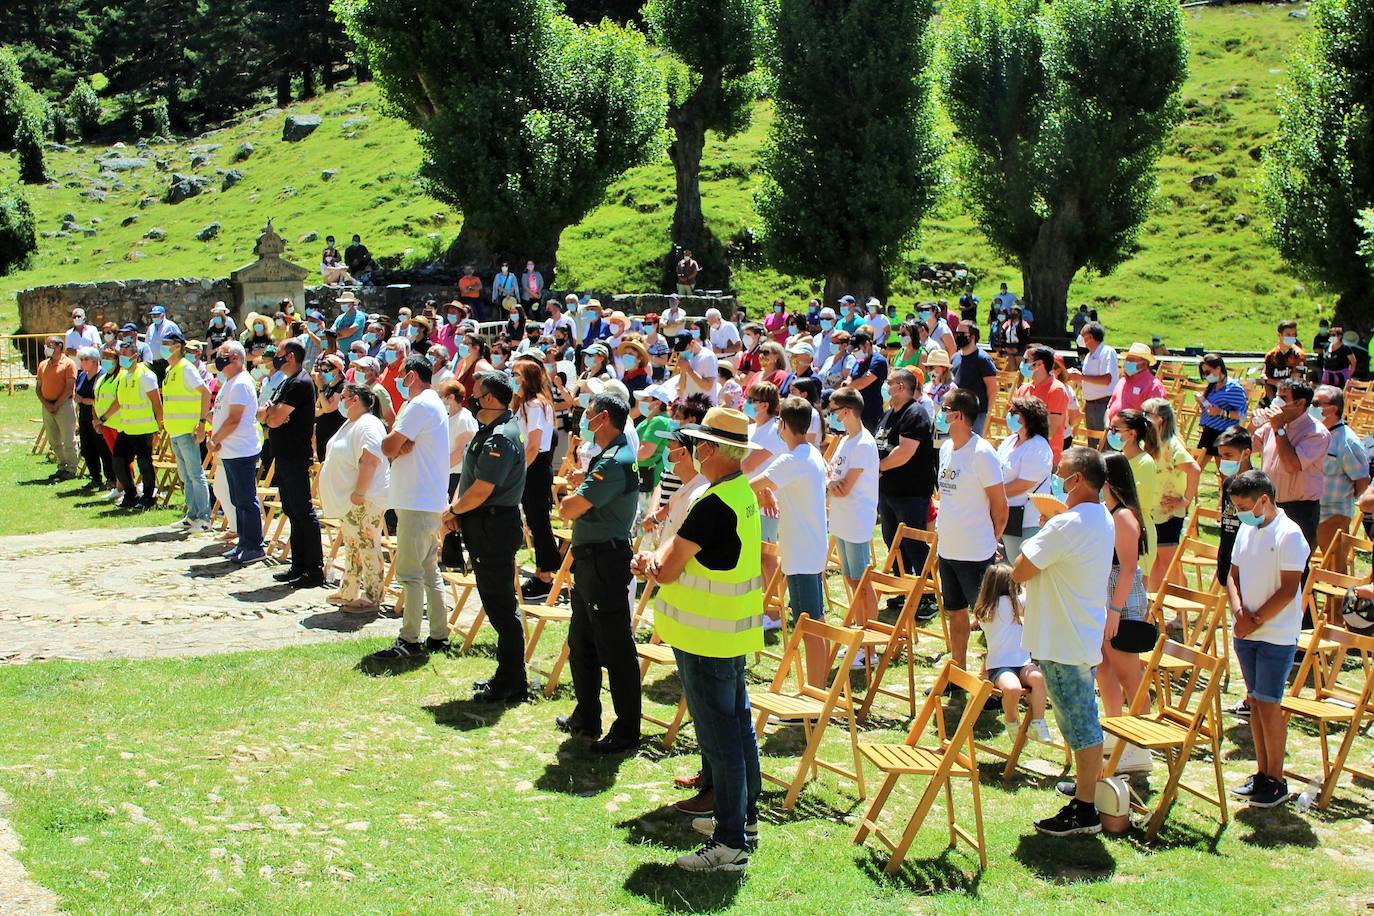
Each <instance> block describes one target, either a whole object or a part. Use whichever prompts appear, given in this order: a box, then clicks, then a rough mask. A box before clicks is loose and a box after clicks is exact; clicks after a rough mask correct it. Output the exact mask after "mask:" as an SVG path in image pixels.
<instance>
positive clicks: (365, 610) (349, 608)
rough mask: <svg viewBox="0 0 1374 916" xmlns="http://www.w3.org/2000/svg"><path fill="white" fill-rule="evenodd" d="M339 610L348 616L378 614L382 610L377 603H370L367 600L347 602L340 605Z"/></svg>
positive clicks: (357, 599) (360, 599) (356, 599)
mask: <svg viewBox="0 0 1374 916" xmlns="http://www.w3.org/2000/svg"><path fill="white" fill-rule="evenodd" d="M339 610H341V611H343V612H345V613H348V614H376V613H377V612H378V611H379V610H380V608H379V607H378V606H377V603H376V602H375V601H368V600H367V599H366V598H354V599H353V600H352V601H345V602H344V603H343V604H341V605H339Z"/></svg>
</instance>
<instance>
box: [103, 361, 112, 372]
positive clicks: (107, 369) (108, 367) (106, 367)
mask: <svg viewBox="0 0 1374 916" xmlns="http://www.w3.org/2000/svg"><path fill="white" fill-rule="evenodd" d="M114 367H115V361H114V360H112V359H102V360H101V361H100V368H101V369H102V370H104V371H105V372H113V371H114Z"/></svg>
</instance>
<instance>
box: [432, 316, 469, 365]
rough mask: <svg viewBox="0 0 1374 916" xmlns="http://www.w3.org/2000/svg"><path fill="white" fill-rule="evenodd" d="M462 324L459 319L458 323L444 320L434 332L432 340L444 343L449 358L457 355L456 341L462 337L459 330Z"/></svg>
mask: <svg viewBox="0 0 1374 916" xmlns="http://www.w3.org/2000/svg"><path fill="white" fill-rule="evenodd" d="M462 324H463V323H462V322H461V321H460V322H458V324H449V323H447V322H445V323H444V326H443V327H441V328H440V329H439V330H438V331H436V332H435V334H434V337H433V340H434V342H435V343H441V344H443V345H444V349H446V350H448V358H449V359H454V358H456V357H457V356H458V341H460V340H462V339H463V334H462V332H461V331H460V330H459V329H460V328H461V327H462Z"/></svg>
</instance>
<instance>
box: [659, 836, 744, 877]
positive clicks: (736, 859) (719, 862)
mask: <svg viewBox="0 0 1374 916" xmlns="http://www.w3.org/2000/svg"><path fill="white" fill-rule="evenodd" d="M673 864H674V865H676V866H677V867H678V868H685V869H686V870H687V871H744V869H745V868H747V867H748V866H749V850H747V849H731V848H730V847H729V846H722V845H720V844H719V843H717V842H716V841H715V840H709V841H707V843H706V845H705V846H703V847H701V848H700V849H698V850H697V851H696V852H689V853H687V855H685V856H678V857H677V859H676V860H675V861H674V862H673Z"/></svg>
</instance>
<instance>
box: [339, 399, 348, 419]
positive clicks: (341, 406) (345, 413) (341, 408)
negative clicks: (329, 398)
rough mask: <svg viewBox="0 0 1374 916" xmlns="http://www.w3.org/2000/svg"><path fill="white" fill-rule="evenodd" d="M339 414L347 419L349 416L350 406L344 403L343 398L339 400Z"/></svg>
mask: <svg viewBox="0 0 1374 916" xmlns="http://www.w3.org/2000/svg"><path fill="white" fill-rule="evenodd" d="M339 413H341V414H342V415H343V416H345V417H346V416H348V405H347V404H345V403H344V400H343V398H339Z"/></svg>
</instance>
